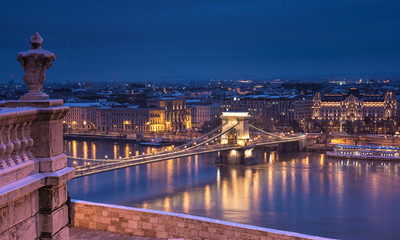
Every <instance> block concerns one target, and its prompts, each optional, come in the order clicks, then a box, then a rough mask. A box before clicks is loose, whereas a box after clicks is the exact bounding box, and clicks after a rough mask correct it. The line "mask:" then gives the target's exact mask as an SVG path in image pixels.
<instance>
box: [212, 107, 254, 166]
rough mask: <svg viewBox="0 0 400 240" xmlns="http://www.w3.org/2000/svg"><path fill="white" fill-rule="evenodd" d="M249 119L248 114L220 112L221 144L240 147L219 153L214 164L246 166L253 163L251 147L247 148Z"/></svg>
mask: <svg viewBox="0 0 400 240" xmlns="http://www.w3.org/2000/svg"><path fill="white" fill-rule="evenodd" d="M249 119H250V115H249V113H248V112H222V116H221V120H222V124H223V127H222V132H223V133H224V134H223V135H222V136H221V144H229V145H231V144H234V145H236V146H237V145H239V146H241V147H240V148H235V149H231V150H225V151H220V152H219V153H218V157H217V159H216V163H228V164H246V163H253V162H255V159H254V157H253V147H249V145H250V144H249V143H250V134H249ZM229 129H230V130H229Z"/></svg>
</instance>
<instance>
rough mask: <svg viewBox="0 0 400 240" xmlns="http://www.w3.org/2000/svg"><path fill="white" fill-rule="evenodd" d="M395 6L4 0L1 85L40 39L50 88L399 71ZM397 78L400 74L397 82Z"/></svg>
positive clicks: (278, 0)
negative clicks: (50, 59)
mask: <svg viewBox="0 0 400 240" xmlns="http://www.w3.org/2000/svg"><path fill="white" fill-rule="evenodd" d="M399 13H400V2H399V1H398V0H374V1H372V0H334V1H332V0H331V1H328V0H303V1H300V0H263V1H261V0H243V1H239V0H213V1H212V0H181V1H177V0H158V1H152V0H143V1H97V0H96V1H94V0H93V1H82V0H70V1H3V2H2V6H1V8H0V22H1V23H0V29H1V32H2V36H1V38H0V51H1V55H0V56H1V58H0V63H1V64H0V80H1V81H2V82H5V81H8V80H9V79H10V76H11V74H15V76H16V79H17V81H21V79H22V74H23V69H22V67H21V66H20V65H19V63H18V62H17V60H16V57H17V54H18V52H20V51H25V50H27V49H29V47H30V46H29V37H30V36H32V35H33V33H34V32H39V33H40V35H41V36H42V37H43V38H44V43H43V48H44V49H47V50H49V51H52V52H54V53H55V55H56V60H55V62H54V63H53V66H52V67H51V69H49V70H48V72H47V79H48V81H52V82H53V81H112V78H113V72H114V71H115V72H116V76H117V78H118V79H119V81H132V82H142V81H145V80H150V81H154V80H162V81H165V80H188V81H193V80H208V79H211V78H221V79H225V78H228V79H231V78H233V79H238V78H271V77H280V76H297V75H298V76H300V75H327V76H328V75H333V76H334V75H335V74H342V73H371V74H376V73H382V72H395V73H398V72H400V71H399V67H400V16H399ZM399 75H400V74H399Z"/></svg>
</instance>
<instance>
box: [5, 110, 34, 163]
mask: <svg viewBox="0 0 400 240" xmlns="http://www.w3.org/2000/svg"><path fill="white" fill-rule="evenodd" d="M37 114H38V110H37V109H35V108H30V107H26V108H2V109H1V110H0V169H5V168H8V167H12V166H15V165H18V164H20V163H23V162H27V161H34V157H33V154H32V151H31V150H32V147H33V144H34V142H33V139H32V137H31V125H32V122H33V121H34V120H35V119H36V117H37Z"/></svg>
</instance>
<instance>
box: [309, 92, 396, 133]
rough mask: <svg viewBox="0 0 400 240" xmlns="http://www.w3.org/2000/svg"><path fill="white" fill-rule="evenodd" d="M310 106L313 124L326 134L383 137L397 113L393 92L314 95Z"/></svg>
mask: <svg viewBox="0 0 400 240" xmlns="http://www.w3.org/2000/svg"><path fill="white" fill-rule="evenodd" d="M313 102H314V104H313V117H312V118H313V120H314V121H315V122H316V124H318V125H319V126H322V128H325V129H326V130H329V131H340V132H360V131H371V132H381V133H385V132H387V131H388V129H389V128H390V124H391V122H392V121H393V122H394V120H395V117H396V112H397V100H396V98H395V95H394V94H393V93H392V92H387V93H385V94H367V93H360V92H359V90H358V89H356V88H351V89H350V90H349V91H348V92H347V93H342V94H321V93H316V94H315V95H314V99H313ZM371 128H372V129H374V130H373V131H372V130H371Z"/></svg>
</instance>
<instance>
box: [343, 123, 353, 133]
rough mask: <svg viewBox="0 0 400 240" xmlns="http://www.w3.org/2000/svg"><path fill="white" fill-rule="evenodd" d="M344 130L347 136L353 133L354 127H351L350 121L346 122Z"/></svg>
mask: <svg viewBox="0 0 400 240" xmlns="http://www.w3.org/2000/svg"><path fill="white" fill-rule="evenodd" d="M345 128H346V129H345V130H346V132H347V133H348V134H353V133H354V125H353V122H352V121H350V120H346V123H345Z"/></svg>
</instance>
